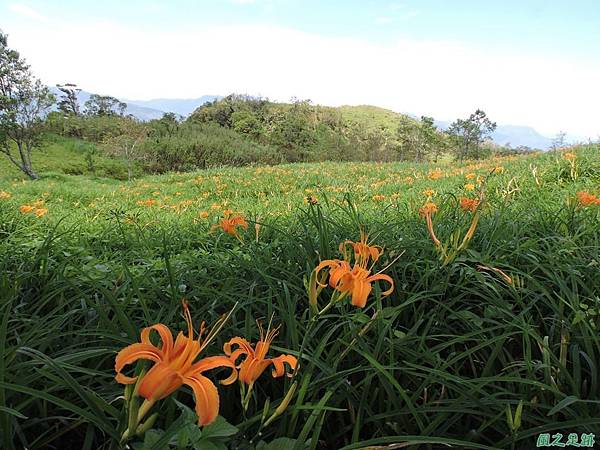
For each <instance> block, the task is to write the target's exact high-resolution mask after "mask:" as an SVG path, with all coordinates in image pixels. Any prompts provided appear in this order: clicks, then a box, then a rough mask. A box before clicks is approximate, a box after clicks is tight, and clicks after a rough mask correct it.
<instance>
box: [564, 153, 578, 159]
mask: <svg viewBox="0 0 600 450" xmlns="http://www.w3.org/2000/svg"><path fill="white" fill-rule="evenodd" d="M563 158H565V159H575V158H577V155H576V154H575V153H565V154H564V155H563Z"/></svg>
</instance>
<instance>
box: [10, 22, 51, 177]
mask: <svg viewBox="0 0 600 450" xmlns="http://www.w3.org/2000/svg"><path fill="white" fill-rule="evenodd" d="M54 101H55V98H54V96H53V95H52V94H51V93H50V90H49V89H48V87H46V86H44V85H43V84H42V82H41V81H40V80H38V79H36V78H34V77H33V75H32V74H31V72H30V70H29V66H28V65H27V64H26V62H25V60H24V59H23V58H21V56H20V55H19V52H17V51H16V50H12V49H10V48H8V37H7V35H6V34H4V33H2V32H1V31H0V152H2V153H4V154H5V155H6V157H7V158H8V159H9V160H10V161H11V162H12V163H13V164H14V165H15V166H17V167H18V168H19V169H20V170H21V171H22V172H23V173H25V174H26V175H27V176H28V177H29V178H31V179H33V180H37V179H39V176H38V174H37V173H36V172H35V171H34V170H33V166H32V163H31V152H32V150H33V149H34V148H36V147H39V145H40V143H41V136H42V132H43V120H44V117H45V116H46V114H47V113H48V111H49V109H50V107H51V106H52V105H53V104H54ZM15 145H16V147H17V151H18V156H17V155H15V154H14V153H13V152H14V150H13V149H14V146H15Z"/></svg>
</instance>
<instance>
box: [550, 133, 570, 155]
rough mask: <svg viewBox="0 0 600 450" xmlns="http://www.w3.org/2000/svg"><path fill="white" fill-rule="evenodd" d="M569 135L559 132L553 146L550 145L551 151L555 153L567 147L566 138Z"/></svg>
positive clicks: (553, 140)
mask: <svg viewBox="0 0 600 450" xmlns="http://www.w3.org/2000/svg"><path fill="white" fill-rule="evenodd" d="M566 136H567V133H565V132H564V131H559V132H558V134H557V135H556V136H554V139H552V144H550V149H551V150H553V151H556V150H559V149H561V148H563V147H564V146H565V137H566Z"/></svg>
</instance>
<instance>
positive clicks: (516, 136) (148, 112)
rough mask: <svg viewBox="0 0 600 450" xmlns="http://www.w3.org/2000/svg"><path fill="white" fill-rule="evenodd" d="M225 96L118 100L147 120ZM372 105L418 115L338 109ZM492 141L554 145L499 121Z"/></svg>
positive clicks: (83, 95)
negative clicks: (353, 108) (372, 110)
mask: <svg viewBox="0 0 600 450" xmlns="http://www.w3.org/2000/svg"><path fill="white" fill-rule="evenodd" d="M50 89H51V91H52V92H53V93H54V94H55V95H57V96H59V95H60V91H59V90H58V88H56V87H51V88H50ZM90 95H92V94H91V93H90V92H87V91H83V90H82V91H80V92H79V95H78V100H79V104H80V106H81V107H82V108H83V104H84V103H85V102H86V101H87V100H88V99H89V98H90ZM222 98H224V97H223V96H220V95H202V96H200V97H197V98H178V99H175V98H156V99H150V100H128V99H119V100H121V101H123V102H125V103H127V108H126V110H125V112H126V114H131V115H132V116H134V117H135V118H137V119H139V120H142V121H148V120H154V119H160V118H161V117H162V116H163V114H165V113H167V112H172V113H175V114H177V115H179V116H180V117H181V118H186V117H187V116H189V115H190V114H191V113H193V112H194V111H195V110H196V109H197V108H198V107H200V106H202V105H203V104H205V103H208V102H212V101H215V100H220V99H222ZM360 106H362V107H372V108H378V109H385V110H387V111H389V112H390V113H393V114H398V115H401V114H403V115H408V116H411V117H416V116H415V115H414V114H407V113H401V112H398V111H393V110H388V109H386V108H380V107H378V106H374V105H342V106H339V108H349V107H360ZM450 123H451V122H450V121H446V120H436V121H435V125H436V126H437V127H438V128H440V129H441V130H447V129H448V128H449V126H450ZM491 137H492V140H493V141H494V142H495V143H496V144H498V145H507V144H510V145H511V146H513V147H516V146H527V147H531V148H535V149H541V150H547V149H548V148H550V146H551V144H552V138H550V137H548V136H544V135H542V134H541V133H539V132H538V131H537V130H535V128H533V127H531V126H527V125H512V124H499V125H498V127H497V128H496V130H495V131H494V133H492V135H491Z"/></svg>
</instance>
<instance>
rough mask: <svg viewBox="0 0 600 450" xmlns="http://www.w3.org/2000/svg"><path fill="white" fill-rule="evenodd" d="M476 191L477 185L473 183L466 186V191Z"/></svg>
mask: <svg viewBox="0 0 600 450" xmlns="http://www.w3.org/2000/svg"><path fill="white" fill-rule="evenodd" d="M474 189H475V185H474V184H473V183H467V184H465V190H467V191H472V190H474Z"/></svg>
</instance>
